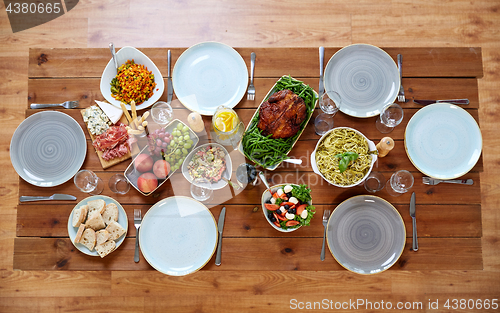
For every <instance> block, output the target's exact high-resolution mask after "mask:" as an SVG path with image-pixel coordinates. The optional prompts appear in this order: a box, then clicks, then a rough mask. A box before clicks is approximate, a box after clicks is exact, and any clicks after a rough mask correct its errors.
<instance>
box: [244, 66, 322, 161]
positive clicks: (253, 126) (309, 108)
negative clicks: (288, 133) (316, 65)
mask: <svg viewBox="0 0 500 313" xmlns="http://www.w3.org/2000/svg"><path fill="white" fill-rule="evenodd" d="M283 81H290V82H293V83H297V84H300V88H308V89H310V92H311V93H312V97H313V99H312V101H311V103H306V106H307V117H306V119H305V120H304V121H303V122H302V123H301V127H300V130H299V131H298V133H297V134H296V135H294V136H293V137H290V138H287V139H286V141H287V147H288V148H287V149H285V150H284V151H283V153H282V158H281V159H280V160H278V161H276V162H273V164H265V162H263V160H261V159H259V158H257V157H255V155H254V154H253V152H252V151H250V150H248V149H247V146H248V145H250V144H249V143H248V142H247V141H248V140H249V138H250V136H249V133H250V132H253V130H255V129H257V124H258V122H259V110H260V107H261V106H262V104H263V103H264V102H265V101H267V99H268V98H269V97H270V96H271V95H272V94H274V93H275V92H277V91H280V90H283V88H280V87H279V86H278V84H279V82H283ZM292 91H293V90H292ZM317 103H318V93H317V92H316V91H315V90H314V89H312V88H311V87H309V86H308V85H306V84H304V83H303V82H302V81H299V80H297V79H295V78H293V77H291V76H289V75H283V76H282V77H281V78H280V79H279V80H278V81H277V82H276V83H275V84H274V85H273V87H272V88H271V89H270V90H269V92H268V93H267V94H266V96H265V97H264V99H263V100H262V102H261V103H260V105H259V107H257V109H256V110H255V113H254V114H253V116H252V118H251V119H250V122H249V123H248V125H247V127H246V130H245V133H244V134H243V138H242V140H241V142H240V144H239V146H238V151H240V152H241V153H242V154H243V155H245V157H247V158H248V159H249V160H251V161H252V162H254V163H255V164H256V165H258V166H261V167H262V168H265V169H267V170H270V171H273V170H275V169H276V168H277V167H278V166H279V165H280V164H281V163H282V162H283V160H285V159H287V158H288V157H287V156H288V154H289V153H290V151H292V149H293V147H294V146H295V144H296V143H297V141H298V140H299V138H300V136H301V135H302V133H303V131H304V129H305V127H306V126H307V123H309V120H310V119H311V116H312V114H313V113H314V108H315V107H316V105H317ZM260 137H262V138H260V139H263V138H265V137H264V136H262V135H260ZM274 140H275V141H281V142H284V141H285V140H284V139H274ZM259 149H261V151H264V153H266V152H272V151H274V150H273V149H272V148H271V147H268V146H262V147H260V148H259Z"/></svg>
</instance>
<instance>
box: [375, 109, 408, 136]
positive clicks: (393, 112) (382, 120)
mask: <svg viewBox="0 0 500 313" xmlns="http://www.w3.org/2000/svg"><path fill="white" fill-rule="evenodd" d="M402 120H403V108H401V106H400V105H399V104H397V103H391V104H388V105H386V106H385V107H384V108H383V109H382V112H380V115H379V117H378V118H377V121H376V122H375V126H376V127H377V129H378V130H379V131H380V132H381V133H383V134H387V133H390V132H391V131H392V130H393V129H394V127H396V126H398V125H399V123H401V121H402Z"/></svg>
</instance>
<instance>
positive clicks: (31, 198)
mask: <svg viewBox="0 0 500 313" xmlns="http://www.w3.org/2000/svg"><path fill="white" fill-rule="evenodd" d="M42 200H76V197H75V196H72V195H65V194H60V193H56V194H53V195H52V196H50V197H44V196H20V197H19V201H20V202H29V201H42Z"/></svg>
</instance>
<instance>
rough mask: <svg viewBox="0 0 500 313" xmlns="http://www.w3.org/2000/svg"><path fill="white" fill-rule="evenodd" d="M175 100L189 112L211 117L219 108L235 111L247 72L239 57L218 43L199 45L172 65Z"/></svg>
mask: <svg viewBox="0 0 500 313" xmlns="http://www.w3.org/2000/svg"><path fill="white" fill-rule="evenodd" d="M172 84H173V88H174V91H175V94H176V96H177V99H179V101H180V102H181V103H182V104H183V105H184V106H185V107H186V108H188V109H189V110H191V111H195V112H198V113H200V114H202V115H210V116H211V115H213V114H214V113H215V110H216V109H217V107H219V106H220V105H223V106H225V107H229V108H233V107H235V106H236V105H237V104H238V103H239V102H240V100H241V99H242V98H243V96H244V95H245V93H246V89H247V85H248V70H247V66H246V64H245V61H244V60H243V58H242V57H241V55H240V54H239V53H238V52H237V51H236V50H234V49H233V48H232V47H230V46H228V45H225V44H222V43H219V42H202V43H199V44H196V45H194V46H192V47H190V48H188V49H187V50H186V51H184V52H183V53H182V54H181V55H180V56H179V58H178V59H177V62H176V63H175V65H174V69H173V72H172Z"/></svg>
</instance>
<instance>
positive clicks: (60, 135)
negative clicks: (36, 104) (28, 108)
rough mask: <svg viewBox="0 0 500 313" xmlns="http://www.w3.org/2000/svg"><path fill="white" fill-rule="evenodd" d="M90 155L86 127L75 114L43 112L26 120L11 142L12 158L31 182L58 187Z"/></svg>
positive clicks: (21, 174)
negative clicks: (84, 127)
mask: <svg viewBox="0 0 500 313" xmlns="http://www.w3.org/2000/svg"><path fill="white" fill-rule="evenodd" d="M86 155H87V141H86V140H85V134H84V133H83V130H82V128H81V127H80V125H79V124H78V122H77V121H75V120H74V119H73V118H72V117H71V116H69V115H67V114H65V113H62V112H58V111H42V112H38V113H35V114H33V115H31V116H29V117H28V118H27V119H25V120H24V121H23V122H22V123H21V124H20V125H19V126H18V127H17V129H16V131H15V132H14V135H13V136H12V140H11V142H10V160H11V162H12V165H13V166H14V169H15V170H16V172H17V174H18V175H19V176H21V178H22V179H24V180H25V181H27V182H28V183H30V184H33V185H35V186H40V187H54V186H57V185H60V184H62V183H65V182H66V181H68V180H69V179H71V177H73V176H74V175H75V174H76V173H77V172H78V170H79V169H80V167H81V166H82V164H83V161H84V160H85V156H86Z"/></svg>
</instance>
